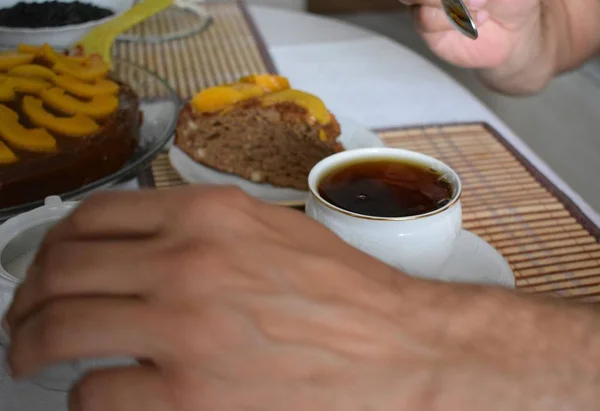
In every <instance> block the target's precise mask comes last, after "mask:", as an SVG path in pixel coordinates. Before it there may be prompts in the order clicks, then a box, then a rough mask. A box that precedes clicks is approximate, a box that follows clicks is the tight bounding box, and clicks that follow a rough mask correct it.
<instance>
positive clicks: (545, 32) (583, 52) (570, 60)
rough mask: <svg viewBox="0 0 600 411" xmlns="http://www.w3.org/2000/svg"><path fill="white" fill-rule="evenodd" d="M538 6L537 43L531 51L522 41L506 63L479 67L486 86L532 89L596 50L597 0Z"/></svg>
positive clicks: (599, 34) (599, 30) (599, 31)
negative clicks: (486, 67) (493, 66)
mask: <svg viewBox="0 0 600 411" xmlns="http://www.w3.org/2000/svg"><path fill="white" fill-rule="evenodd" d="M541 9H542V12H541V18H540V21H539V23H538V24H540V25H541V27H540V31H539V32H540V33H541V37H542V38H541V39H540V42H539V43H540V44H539V47H536V48H534V51H532V47H531V44H529V45H527V44H523V45H521V47H517V50H515V52H514V53H513V58H511V59H510V61H508V62H507V64H504V65H502V67H499V68H493V69H484V70H481V71H480V72H479V74H480V77H481V79H482V80H483V81H484V82H485V83H486V84H487V85H488V86H489V87H491V88H493V89H496V90H498V91H501V92H505V93H511V94H524V93H528V92H535V91H538V90H540V89H542V88H543V87H544V86H545V85H547V84H548V82H550V80H551V79H552V78H553V77H554V76H556V75H558V74H561V73H564V72H566V71H569V70H572V69H575V68H577V67H578V66H580V65H581V64H583V63H585V61H586V60H588V59H590V58H591V57H592V56H594V54H596V53H598V52H600V0H542V1H541ZM531 41H535V40H529V41H528V42H531Z"/></svg>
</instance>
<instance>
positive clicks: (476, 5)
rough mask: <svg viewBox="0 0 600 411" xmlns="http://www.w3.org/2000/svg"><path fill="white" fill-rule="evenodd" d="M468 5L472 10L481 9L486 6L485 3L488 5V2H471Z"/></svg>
mask: <svg viewBox="0 0 600 411" xmlns="http://www.w3.org/2000/svg"><path fill="white" fill-rule="evenodd" d="M467 3H468V5H469V7H470V8H472V9H480V8H482V7H483V6H485V3H487V0H469V1H468V2H467Z"/></svg>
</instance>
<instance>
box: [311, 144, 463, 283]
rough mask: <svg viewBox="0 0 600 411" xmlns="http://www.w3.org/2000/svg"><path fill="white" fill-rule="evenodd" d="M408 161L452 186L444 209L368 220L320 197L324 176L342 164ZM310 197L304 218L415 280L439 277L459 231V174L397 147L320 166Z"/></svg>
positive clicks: (353, 154)
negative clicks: (426, 169) (434, 173)
mask: <svg viewBox="0 0 600 411" xmlns="http://www.w3.org/2000/svg"><path fill="white" fill-rule="evenodd" d="M375 159H393V160H400V161H410V162H411V163H413V164H414V163H417V164H423V165H424V166H427V167H430V168H433V169H435V170H437V171H439V172H440V173H441V174H442V175H443V176H444V177H445V178H446V180H447V181H448V182H449V183H450V185H451V187H452V190H453V192H452V198H451V200H450V202H449V203H448V204H446V205H445V206H443V207H441V208H439V209H437V210H435V211H432V212H429V213H426V214H421V215H415V216H410V217H400V218H385V217H372V216H364V215H361V214H356V213H352V212H349V211H346V210H343V209H341V208H339V207H336V206H334V205H333V204H330V203H328V202H327V201H325V200H324V199H323V198H322V197H321V196H320V195H319V184H320V182H321V180H322V179H323V177H325V176H326V175H327V174H328V173H329V172H331V171H332V170H334V169H339V168H340V167H343V165H344V164H352V163H356V162H357V161H360V160H375ZM308 184H309V189H310V196H309V199H308V201H307V204H306V214H307V215H309V216H310V217H312V218H314V219H315V220H317V221H319V222H320V223H321V224H323V225H325V226H326V227H328V228H329V229H330V230H331V231H333V232H334V233H336V234H337V235H338V236H339V237H341V238H342V239H343V240H344V241H345V242H347V243H348V244H350V245H352V246H353V247H355V248H357V249H359V250H361V251H363V252H365V253H367V254H369V255H371V256H373V257H375V258H377V259H379V260H381V261H383V262H385V263H387V264H389V265H391V266H394V267H397V268H398V269H400V270H402V271H404V272H405V273H407V274H409V275H413V276H417V277H424V278H431V279H436V278H439V276H440V274H441V272H442V269H443V266H444V264H445V263H446V262H447V261H448V259H449V258H450V256H451V254H452V251H453V249H454V245H455V243H456V240H457V238H458V236H459V234H460V232H461V225H462V208H461V202H460V196H461V192H462V185H461V181H460V178H459V177H458V174H457V173H456V172H455V171H454V170H452V169H451V168H450V167H449V166H447V165H446V164H444V163H443V162H441V161H439V160H437V159H435V158H433V157H429V156H427V155H425V154H421V153H417V152H413V151H408V150H401V149H395V148H366V149H357V150H349V151H344V152H341V153H338V154H334V155H332V156H330V157H327V158H326V159H324V160H323V161H321V162H320V163H318V164H317V165H316V166H315V167H314V168H313V169H312V171H311V173H310V175H309V177H308Z"/></svg>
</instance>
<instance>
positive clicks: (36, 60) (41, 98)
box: [0, 45, 141, 208]
mask: <svg viewBox="0 0 600 411" xmlns="http://www.w3.org/2000/svg"><path fill="white" fill-rule="evenodd" d="M0 119H1V120H0V208H4V207H10V206H16V205H21V204H25V203H29V202H32V201H38V200H42V199H44V198H45V197H47V196H49V195H57V194H61V193H64V192H68V191H71V190H75V189H78V188H80V187H82V186H84V185H86V184H88V183H91V182H93V181H96V180H98V179H101V178H103V177H106V176H108V175H110V174H112V173H114V172H116V171H118V170H119V169H120V168H121V167H123V165H124V164H125V163H126V162H127V161H128V159H129V158H130V157H131V156H132V155H133V153H134V151H135V149H136V147H137V140H138V136H139V129H140V123H141V114H140V111H139V101H138V97H137V95H136V94H135V92H134V91H133V90H132V89H131V88H130V87H129V86H127V85H126V84H123V83H121V82H119V81H117V80H115V79H112V78H111V77H110V76H109V69H108V66H107V64H106V63H105V62H104V61H102V59H101V58H100V57H97V56H79V57H72V56H66V55H63V54H61V53H58V52H56V51H55V50H53V49H52V48H51V47H50V46H49V45H44V46H41V47H35V46H28V45H21V46H19V48H18V50H16V51H14V52H8V53H3V54H0Z"/></svg>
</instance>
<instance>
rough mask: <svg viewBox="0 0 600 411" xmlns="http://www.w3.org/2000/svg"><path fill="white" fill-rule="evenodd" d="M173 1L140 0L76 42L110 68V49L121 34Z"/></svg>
mask: <svg viewBox="0 0 600 411" xmlns="http://www.w3.org/2000/svg"><path fill="white" fill-rule="evenodd" d="M172 3H173V0H142V1H140V2H139V3H137V4H136V5H135V6H133V7H132V8H130V9H129V10H127V11H126V12H125V13H123V14H121V15H120V16H118V17H116V18H114V19H112V20H110V21H108V22H106V23H104V24H102V25H100V26H98V27H96V28H94V29H92V30H90V31H89V32H88V33H87V34H86V35H85V36H83V37H82V38H80V39H79V40H78V41H77V44H76V45H75V47H74V48H77V47H81V48H82V49H83V51H84V53H85V54H86V55H91V54H96V53H97V54H99V55H100V56H102V58H103V59H104V61H105V62H106V63H107V64H108V65H109V66H110V67H112V59H111V48H112V45H113V43H114V41H115V38H116V37H117V36H118V35H119V34H121V33H122V32H124V31H126V30H128V29H129V28H131V27H133V26H135V25H136V24H138V23H140V22H142V21H144V20H146V19H147V18H149V17H151V16H153V15H155V14H156V13H158V12H160V11H162V10H164V9H166V8H167V7H169V6H170V5H171V4H172Z"/></svg>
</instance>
